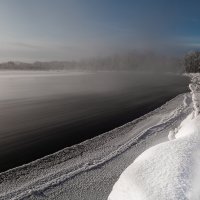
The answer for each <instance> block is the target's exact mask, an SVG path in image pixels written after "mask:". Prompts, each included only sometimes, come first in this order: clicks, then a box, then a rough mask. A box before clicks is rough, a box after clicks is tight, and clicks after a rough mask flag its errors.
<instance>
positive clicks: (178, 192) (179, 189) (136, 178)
mask: <svg viewBox="0 0 200 200" xmlns="http://www.w3.org/2000/svg"><path fill="white" fill-rule="evenodd" d="M195 78H197V77H195ZM196 86H197V85H195V84H194V83H193V84H192V85H190V88H192V91H191V93H192V97H193V105H194V106H193V107H194V112H193V113H192V114H190V115H189V116H188V117H187V118H186V119H185V120H184V121H183V122H182V123H181V125H180V127H178V129H176V130H175V131H172V132H170V133H169V139H170V141H167V142H164V143H161V144H158V145H156V146H154V147H151V148H150V149H148V150H146V151H145V152H143V153H142V154H141V155H140V156H139V157H138V158H137V159H136V160H135V161H134V162H133V163H132V164H131V165H130V166H129V167H128V168H127V169H126V170H125V171H124V172H123V173H122V174H121V176H120V178H119V180H118V181H117V182H116V183H115V185H114V187H113V190H112V191H111V193H110V195H109V197H108V200H199V199H200V184H199V183H200V172H199V171H200V170H199V169H200V115H199V105H198V102H199V101H200V98H199V94H198V90H197V89H198V87H196Z"/></svg>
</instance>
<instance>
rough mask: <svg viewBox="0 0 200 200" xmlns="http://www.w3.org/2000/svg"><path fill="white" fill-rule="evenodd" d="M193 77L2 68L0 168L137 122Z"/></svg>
mask: <svg viewBox="0 0 200 200" xmlns="http://www.w3.org/2000/svg"><path fill="white" fill-rule="evenodd" d="M188 82H189V80H188V79H187V78H186V77H183V76H178V75H172V74H153V73H139V72H98V73H86V72H85V73H75V74H69V73H64V72H63V73H56V72H54V73H44V74H43V73H41V72H34V73H33V72H28V73H26V74H23V72H19V73H15V74H13V73H11V74H8V73H7V72H6V73H2V74H1V75H0V90H1V96H0V110H1V113H0V127H1V129H0V160H1V166H0V170H1V171H4V170H7V169H9V168H12V167H16V166H18V165H21V164H24V163H27V162H30V161H33V160H35V159H37V158H40V157H42V156H45V155H48V154H50V153H53V152H55V151H58V150H60V149H62V148H65V147H67V146H71V145H74V144H77V143H79V142H81V141H84V140H86V139H89V138H92V137H94V136H96V135H99V134H101V133H104V132H106V131H109V130H111V129H113V128H116V127H118V126H120V125H123V124H125V123H127V122H129V121H132V120H133V119H135V118H137V117H139V116H141V115H143V114H145V113H147V112H149V111H151V110H153V109H155V108H157V107H159V106H160V105H162V104H163V103H165V102H166V101H167V100H169V99H171V98H173V97H175V96H176V95H177V94H179V93H183V92H186V91H188V89H187V85H188ZM174 86H176V87H174Z"/></svg>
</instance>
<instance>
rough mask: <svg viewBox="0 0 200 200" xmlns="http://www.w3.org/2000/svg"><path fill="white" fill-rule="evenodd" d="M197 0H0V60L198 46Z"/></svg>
mask: <svg viewBox="0 0 200 200" xmlns="http://www.w3.org/2000/svg"><path fill="white" fill-rule="evenodd" d="M199 7H200V2H199V1H198V0H187V1H186V0H184V1H183V0H0V61H8V60H17V61H28V62H32V61H36V60H41V61H49V60H74V59H75V60H76V59H81V58H85V57H91V56H105V55H109V54H113V53H120V52H124V51H130V50H140V51H143V50H155V51H160V52H175V53H180V52H185V51H187V50H190V49H198V48H199V47H200V12H199Z"/></svg>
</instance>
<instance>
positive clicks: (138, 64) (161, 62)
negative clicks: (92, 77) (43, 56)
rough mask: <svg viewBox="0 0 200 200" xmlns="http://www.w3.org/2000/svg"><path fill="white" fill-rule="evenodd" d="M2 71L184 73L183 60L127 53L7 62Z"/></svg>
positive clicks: (1, 65)
mask: <svg viewBox="0 0 200 200" xmlns="http://www.w3.org/2000/svg"><path fill="white" fill-rule="evenodd" d="M0 70H94V71H99V70H137V71H142V70H147V71H160V72H161V71H165V72H183V71H184V64H183V61H182V59H181V58H178V57H171V56H164V55H158V54H155V53H151V52H148V53H136V52H134V53H126V54H121V55H119V54H116V55H113V56H108V57H96V58H89V59H83V60H80V61H52V62H34V63H24V62H11V61H10V62H6V63H1V64H0Z"/></svg>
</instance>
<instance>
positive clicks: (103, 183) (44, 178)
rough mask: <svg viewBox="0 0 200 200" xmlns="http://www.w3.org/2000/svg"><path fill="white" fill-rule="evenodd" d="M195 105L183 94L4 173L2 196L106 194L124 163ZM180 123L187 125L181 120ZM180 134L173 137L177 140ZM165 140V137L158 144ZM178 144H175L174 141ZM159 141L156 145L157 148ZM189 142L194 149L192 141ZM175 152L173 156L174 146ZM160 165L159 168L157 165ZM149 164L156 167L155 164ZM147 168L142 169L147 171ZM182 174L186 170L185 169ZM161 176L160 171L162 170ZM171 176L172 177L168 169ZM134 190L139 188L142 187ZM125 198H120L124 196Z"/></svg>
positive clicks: (74, 199)
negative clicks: (128, 120)
mask: <svg viewBox="0 0 200 200" xmlns="http://www.w3.org/2000/svg"><path fill="white" fill-rule="evenodd" d="M192 107H193V106H192V101H191V94H183V95H179V96H177V97H176V98H174V99H172V100H171V101H169V102H167V103H166V104H165V105H163V106H162V107H160V108H158V109H156V110H155V111H153V112H151V113H148V114H146V115H144V116H143V117H141V118H139V119H136V120H134V121H132V122H130V123H128V124H125V125H124V126H122V127H119V128H116V129H114V130H112V131H110V132H107V133H105V134H103V135H100V136H98V137H95V138H93V139H91V140H87V141H85V142H83V143H81V144H78V145H75V146H72V147H70V148H66V149H63V150H61V151H59V152H57V153H55V154H52V155H49V156H46V157H44V158H41V159H39V160H36V161H34V162H32V163H29V164H27V165H24V166H21V167H18V168H15V169H11V170H9V171H7V172H4V173H1V174H0V199H2V200H3V199H6V200H7V199H12V200H15V199H50V200H51V199H52V200H53V199H58V200H84V199H85V200H104V199H107V198H108V196H109V193H110V192H111V190H112V187H113V185H114V183H115V182H116V181H117V180H118V178H119V176H120V174H121V173H122V172H123V171H124V169H125V168H127V167H128V166H129V165H130V164H131V163H132V162H133V160H135V159H136V158H137V157H138V155H140V154H141V153H142V152H144V151H145V150H146V149H148V148H149V147H151V146H154V145H156V144H158V143H161V142H164V141H167V140H168V133H169V131H170V130H175V128H176V127H179V125H180V123H181V122H182V121H183V119H185V118H186V117H187V116H188V115H189V114H190V113H191V111H192ZM189 116H190V117H188V118H187V121H189V122H190V121H191V126H192V124H193V125H194V124H196V123H195V120H198V118H194V119H193V120H192V119H191V115H189ZM180 127H186V126H185V125H184V123H182V125H181V126H180ZM181 130H183V131H184V128H180V130H178V134H176V135H175V137H177V138H178V137H179V138H180V139H179V138H178V139H179V140H181V141H182V140H183V142H182V144H183V145H184V144H185V145H186V144H187V143H188V142H187V141H185V137H188V136H181V134H179V133H181ZM191 134H192V133H191ZM179 135H180V136H179ZM173 138H174V135H173V133H172V132H171V135H170V139H173ZM194 138H196V136H194ZM197 138H198V137H197ZM178 139H174V140H171V141H170V142H171V143H175V142H176V140H177V141H178ZM191 140H192V141H193V140H194V139H191ZM170 142H168V143H170ZM163 144H165V143H162V144H160V145H161V146H162V145H163ZM174 146H176V145H175V144H174ZM158 147H159V145H158ZM158 147H157V146H156V147H153V149H155V148H158ZM163 148H164V147H163ZM170 148H171V145H170ZM189 148H190V149H192V146H191V147H189ZM172 151H173V150H172ZM177 151H178V149H177ZM153 152H154V151H153ZM156 152H157V151H156ZM186 153H187V152H186ZM188 153H189V152H188ZM144 154H146V153H144ZM153 154H154V153H152V154H151V155H149V154H148V153H147V155H146V156H144V157H146V158H148V157H149V156H153ZM142 155H143V154H142ZM157 155H158V158H166V162H167V163H168V162H169V163H170V164H171V163H172V162H170V161H171V160H173V159H172V158H171V157H170V155H166V156H165V155H164V156H162V155H160V154H159V152H157ZM173 155H174V156H175V155H176V152H174V154H173ZM173 155H172V156H173ZM167 158H169V160H167ZM138 159H139V158H138ZM138 159H137V160H138ZM137 160H136V161H137ZM139 160H140V159H139ZM146 160H148V159H146ZM189 161H190V160H189ZM163 162H164V161H163ZM133 165H134V164H133ZM131 166H132V165H131ZM171 166H173V165H171ZM160 167H162V166H160ZM130 168H131V167H130ZM130 168H128V169H130ZM157 168H159V165H158V166H157ZM157 168H156V169H157ZM184 169H185V168H183V170H184ZM141 170H142V169H141ZM149 170H154V169H153V168H152V167H151V168H150V169H149ZM158 170H160V169H158ZM128 171H129V170H128ZM144 171H145V170H144ZM123 174H124V173H123ZM125 174H126V171H125ZM146 174H147V173H146V172H144V174H143V175H144V176H145V175H146ZM143 175H142V177H143ZM160 175H162V174H160ZM182 175H184V174H183V173H182ZM123 176H124V175H122V176H121V178H120V179H119V182H117V184H116V185H115V186H114V190H113V192H112V193H111V195H110V197H111V199H113V198H112V196H115V195H116V193H119V195H121V194H120V192H121V191H122V190H121V189H122V187H120V185H121V183H120V182H121V181H120V180H122V179H124V178H123ZM157 176H158V177H159V174H158V175H157ZM130 177H131V176H130ZM142 177H141V178H142ZM169 178H171V179H173V177H172V176H170V175H169ZM124 180H125V183H126V184H125V185H124V188H125V189H126V186H127V185H128V186H129V187H130V184H129V183H128V182H129V180H128V182H126V180H127V179H126V178H125V179H124ZM131 180H132V179H131ZM118 186H119V187H118ZM134 187H136V186H134ZM132 189H133V188H132V187H131V188H130V191H133V190H132ZM136 191H139V189H138V190H136ZM114 199H115V198H114ZM123 199H124V198H120V200H123ZM154 199H155V198H154ZM124 200H125V199H124Z"/></svg>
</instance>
